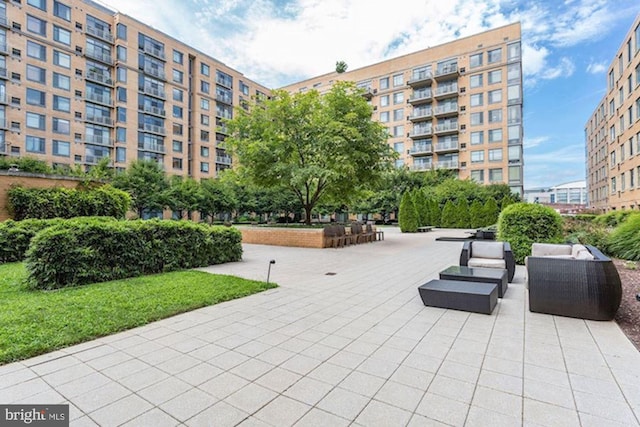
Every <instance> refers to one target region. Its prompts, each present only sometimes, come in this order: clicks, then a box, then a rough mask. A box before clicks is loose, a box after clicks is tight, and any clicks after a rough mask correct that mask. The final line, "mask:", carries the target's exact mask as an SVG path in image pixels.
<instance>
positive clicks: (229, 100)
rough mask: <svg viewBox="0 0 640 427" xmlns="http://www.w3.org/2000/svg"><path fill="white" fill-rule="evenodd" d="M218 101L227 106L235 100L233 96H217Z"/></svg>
mask: <svg viewBox="0 0 640 427" xmlns="http://www.w3.org/2000/svg"><path fill="white" fill-rule="evenodd" d="M216 101H220V102H223V103H225V104H229V105H231V104H233V98H232V97H231V96H224V95H219V94H216Z"/></svg>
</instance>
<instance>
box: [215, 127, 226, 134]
mask: <svg viewBox="0 0 640 427" xmlns="http://www.w3.org/2000/svg"><path fill="white" fill-rule="evenodd" d="M216 133H221V134H223V135H228V134H229V129H227V126H226V125H220V126H218V127H217V128H216Z"/></svg>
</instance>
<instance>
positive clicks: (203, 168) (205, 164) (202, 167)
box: [200, 162, 209, 173]
mask: <svg viewBox="0 0 640 427" xmlns="http://www.w3.org/2000/svg"><path fill="white" fill-rule="evenodd" d="M200 172H204V173H209V162H200Z"/></svg>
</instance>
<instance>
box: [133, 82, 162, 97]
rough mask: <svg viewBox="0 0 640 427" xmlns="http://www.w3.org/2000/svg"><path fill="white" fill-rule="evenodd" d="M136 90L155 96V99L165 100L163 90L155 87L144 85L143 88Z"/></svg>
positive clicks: (139, 87)
mask: <svg viewBox="0 0 640 427" xmlns="http://www.w3.org/2000/svg"><path fill="white" fill-rule="evenodd" d="M138 89H139V90H141V91H142V92H143V93H146V94H147V95H151V96H155V97H156V98H162V99H165V97H166V95H165V93H164V90H163V89H160V88H157V87H153V86H149V85H144V86H138Z"/></svg>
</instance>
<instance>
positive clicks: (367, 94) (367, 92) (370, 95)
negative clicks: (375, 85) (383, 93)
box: [360, 87, 378, 100]
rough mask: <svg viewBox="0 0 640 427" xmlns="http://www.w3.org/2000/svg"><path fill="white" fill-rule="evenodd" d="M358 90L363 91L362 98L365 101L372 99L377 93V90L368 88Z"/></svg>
mask: <svg viewBox="0 0 640 427" xmlns="http://www.w3.org/2000/svg"><path fill="white" fill-rule="evenodd" d="M360 89H362V90H363V92H362V96H364V98H365V99H366V100H370V99H371V98H373V95H375V94H376V93H378V90H377V89H372V88H370V87H361V88H360Z"/></svg>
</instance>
